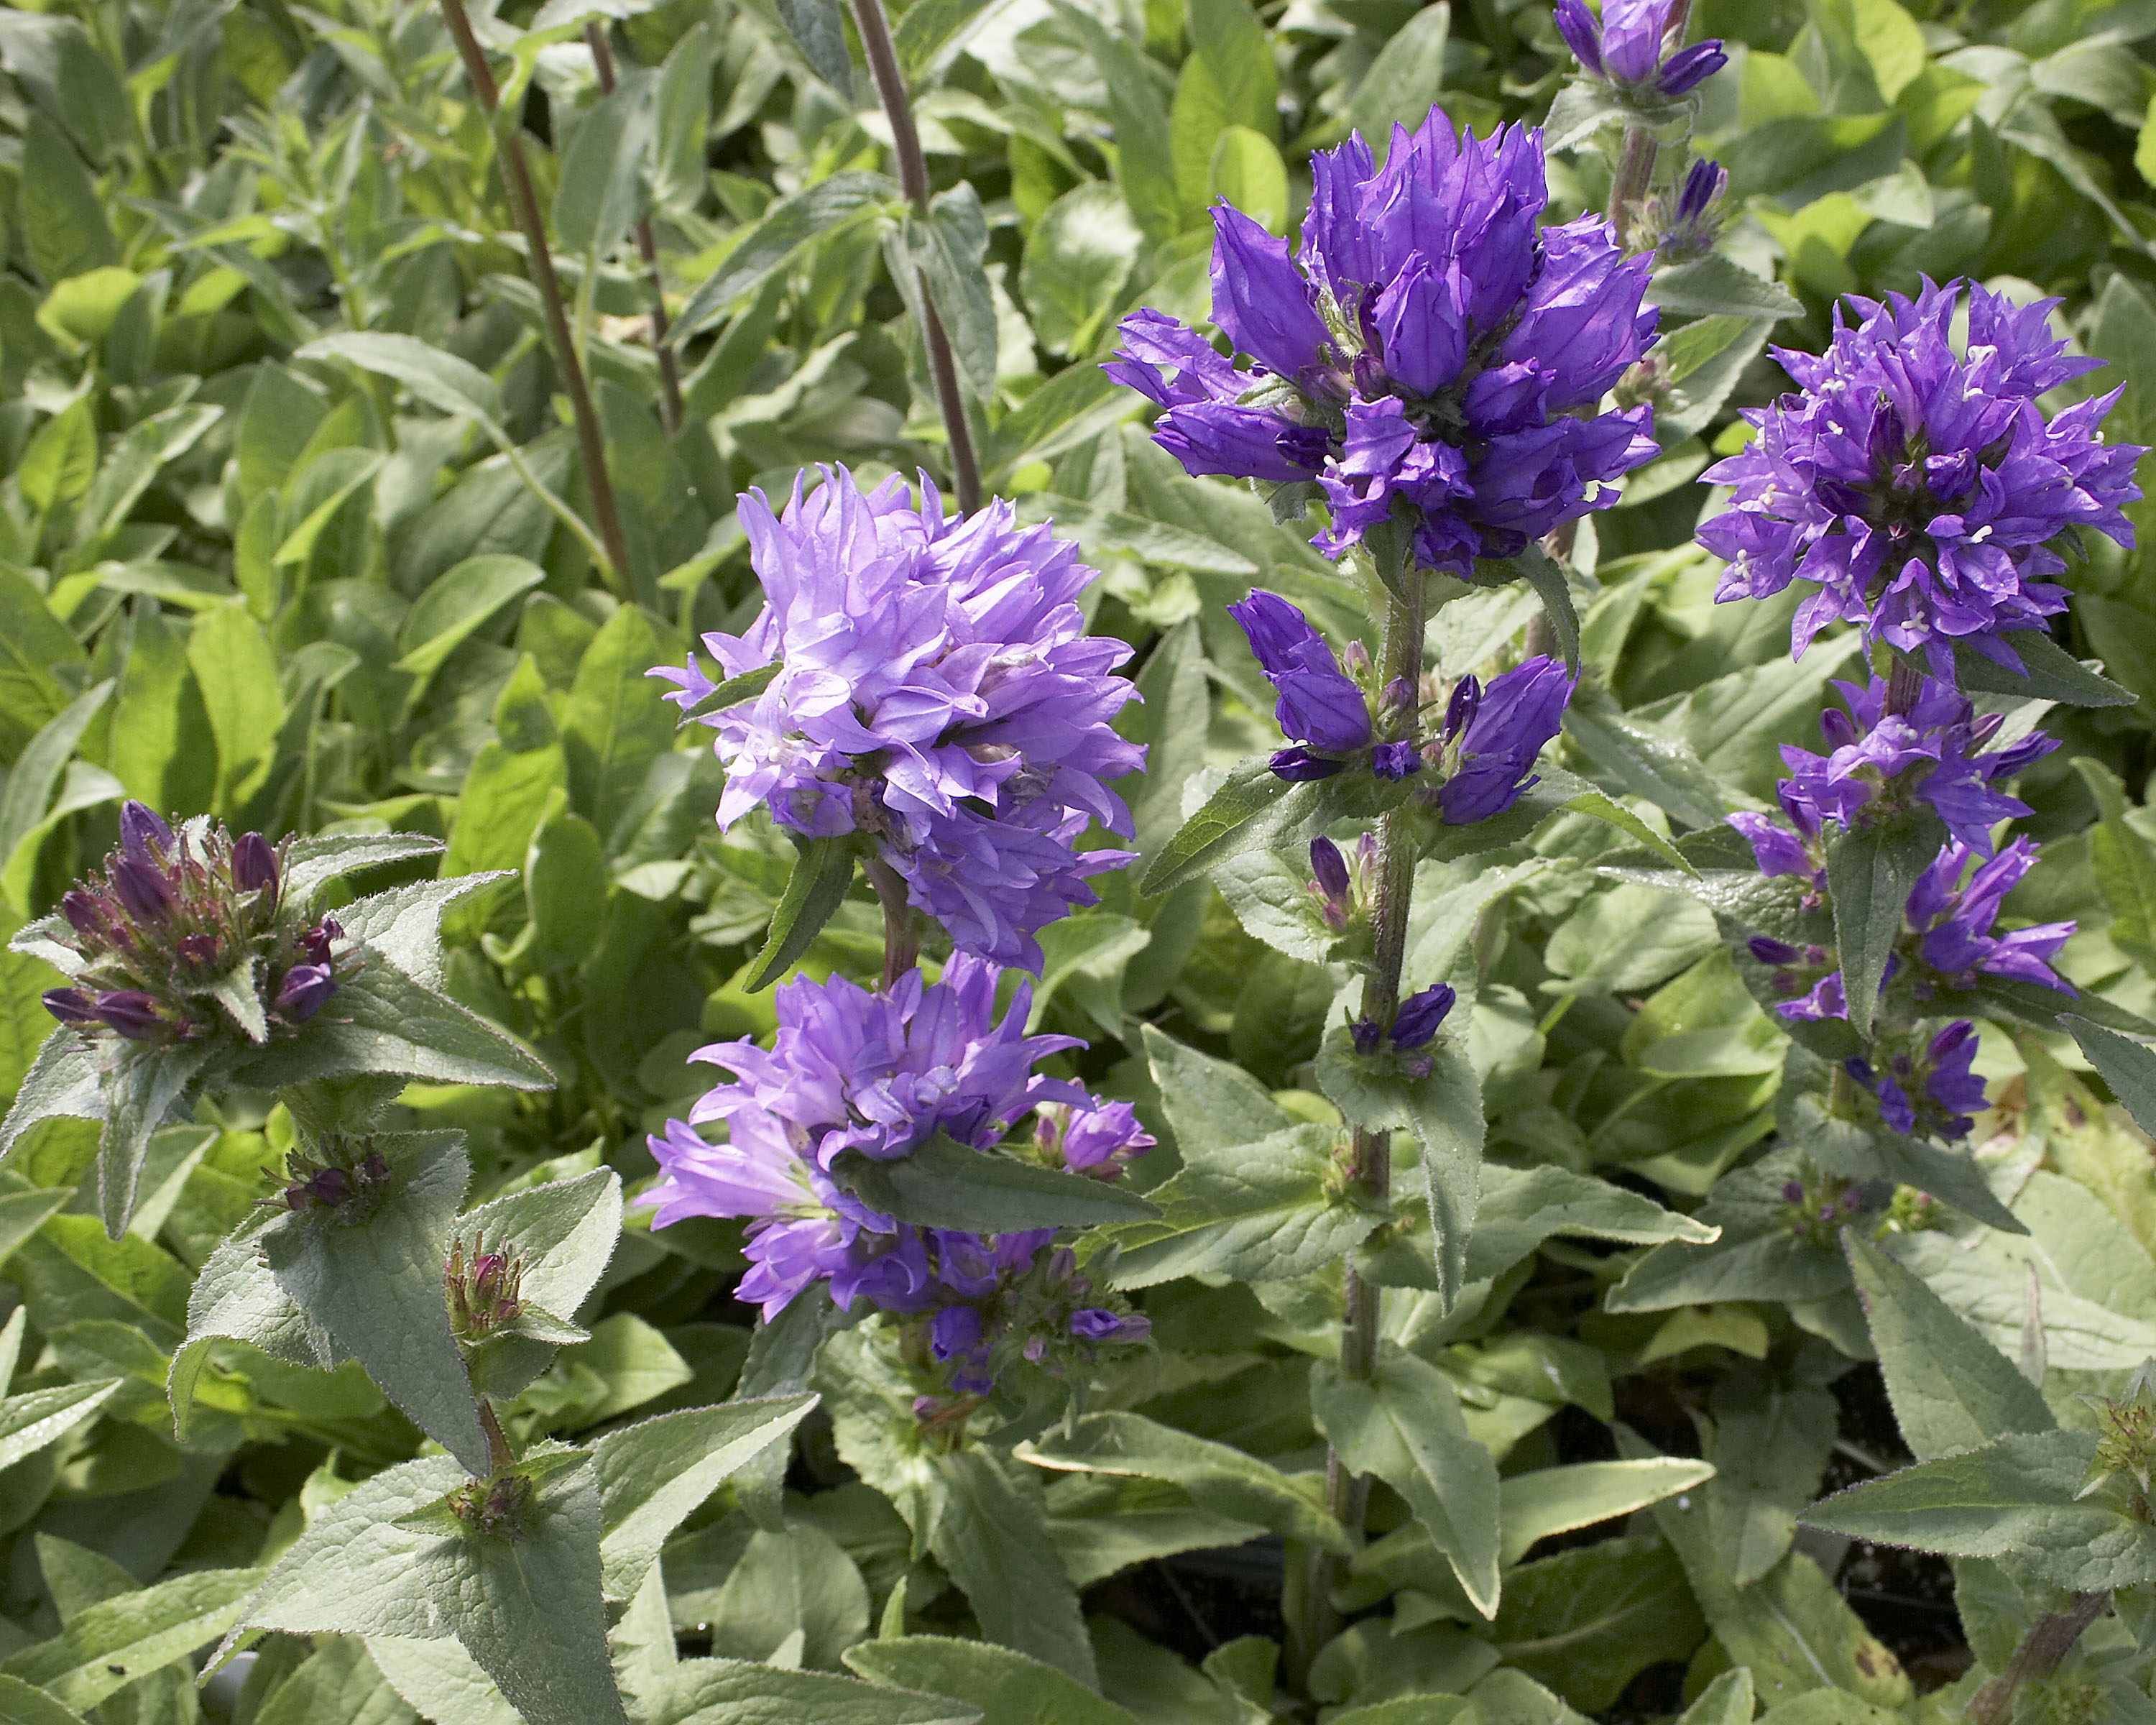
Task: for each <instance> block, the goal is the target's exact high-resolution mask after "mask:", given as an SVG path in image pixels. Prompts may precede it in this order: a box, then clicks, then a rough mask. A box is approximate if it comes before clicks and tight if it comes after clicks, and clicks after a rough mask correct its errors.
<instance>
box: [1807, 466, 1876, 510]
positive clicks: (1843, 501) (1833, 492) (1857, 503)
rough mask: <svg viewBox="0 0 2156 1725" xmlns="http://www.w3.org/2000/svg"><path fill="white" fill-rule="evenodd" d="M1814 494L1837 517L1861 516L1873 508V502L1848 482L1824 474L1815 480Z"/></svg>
mask: <svg viewBox="0 0 2156 1725" xmlns="http://www.w3.org/2000/svg"><path fill="white" fill-rule="evenodd" d="M1812 493H1813V495H1815V496H1816V497H1817V498H1818V499H1819V501H1820V502H1822V503H1824V504H1825V505H1826V506H1827V507H1828V508H1829V509H1830V510H1832V511H1834V512H1835V514H1836V515H1853V516H1862V515H1863V514H1864V512H1865V511H1866V510H1867V509H1869V508H1870V507H1871V499H1870V498H1869V497H1867V496H1866V495H1864V493H1863V492H1862V491H1861V490H1858V489H1857V488H1856V486H1855V485H1851V484H1850V483H1849V481H1848V480H1838V479H1833V478H1830V477H1829V476H1827V475H1824V474H1822V475H1819V476H1818V477H1816V478H1815V479H1814V480H1813V481H1812Z"/></svg>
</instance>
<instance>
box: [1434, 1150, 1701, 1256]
mask: <svg viewBox="0 0 2156 1725" xmlns="http://www.w3.org/2000/svg"><path fill="white" fill-rule="evenodd" d="M1555 1235H1579V1236H1584V1237H1585V1238H1588V1239H1590V1240H1616V1241H1620V1242H1621V1243H1623V1244H1625V1245H1661V1244H1662V1243H1663V1242H1665V1241H1677V1242H1681V1243H1682V1244H1684V1245H1712V1244H1713V1243H1714V1241H1715V1240H1717V1239H1719V1238H1720V1237H1721V1230H1719V1229H1718V1228H1716V1227H1714V1226H1712V1225H1710V1224H1709V1223H1708V1222H1707V1220H1706V1219H1704V1217H1703V1216H1702V1217H1694V1216H1687V1215H1684V1214H1680V1213H1679V1212H1677V1211H1676V1210H1670V1209H1663V1208H1662V1206H1661V1205H1660V1204H1656V1203H1655V1201H1654V1200H1653V1199H1650V1198H1645V1197H1643V1196H1641V1195H1640V1194H1639V1193H1636V1192H1628V1191H1626V1190H1625V1189H1624V1188H1623V1187H1621V1186H1613V1185H1611V1184H1609V1183H1608V1182H1607V1181H1605V1180H1598V1179H1596V1178H1594V1177H1593V1176H1592V1175H1590V1174H1580V1173H1573V1171H1572V1170H1570V1169H1569V1168H1554V1167H1552V1166H1550V1165H1549V1164H1548V1163H1543V1164H1540V1165H1538V1166H1537V1167H1534V1168H1506V1167H1503V1166H1501V1165H1500V1164H1498V1163H1488V1162H1486V1163H1483V1164H1482V1178H1481V1202H1480V1204H1479V1205H1478V1207H1477V1209H1476V1217H1475V1232H1474V1234H1473V1235H1472V1236H1471V1238H1470V1239H1469V1240H1468V1242H1467V1266H1466V1277H1467V1280H1468V1281H1481V1280H1482V1279H1483V1278H1484V1277H1486V1276H1490V1277H1495V1276H1501V1275H1503V1274H1504V1272H1505V1271H1507V1270H1509V1269H1511V1268H1512V1266H1513V1265H1515V1264H1517V1263H1518V1262H1519V1260H1521V1259H1522V1258H1524V1257H1525V1256H1526V1255H1527V1254H1528V1253H1529V1252H1531V1251H1532V1250H1534V1249H1535V1248H1536V1247H1537V1246H1538V1245H1541V1244H1542V1243H1543V1241H1544V1240H1548V1239H1551V1238H1553V1236H1555Z"/></svg>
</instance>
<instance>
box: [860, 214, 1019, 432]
mask: <svg viewBox="0 0 2156 1725" xmlns="http://www.w3.org/2000/svg"><path fill="white" fill-rule="evenodd" d="M987 254H988V218H987V216H986V214H985V213H983V210H982V208H981V198H980V193H978V192H976V191H975V190H974V189H973V182H971V181H969V180H961V181H960V182H958V183H957V185H956V186H953V187H951V188H950V189H949V190H948V191H945V192H939V193H937V195H936V197H935V199H934V200H933V201H932V203H930V205H929V207H928V215H927V219H926V220H923V219H921V218H920V217H918V216H916V215H915V214H913V213H911V211H908V212H906V213H905V214H903V215H901V217H900V218H899V221H898V223H897V225H896V227H895V228H892V229H891V231H890V232H889V233H888V234H885V239H884V255H885V260H886V262H887V264H888V265H889V268H890V270H891V280H892V282H893V283H894V284H895V285H896V286H897V288H898V290H899V291H900V293H901V294H902V295H905V297H906V304H907V305H908V306H909V307H910V308H911V310H912V311H913V315H914V316H916V318H919V317H922V316H924V309H925V308H924V307H923V305H922V302H921V287H922V285H923V284H924V283H925V284H926V285H927V292H928V299H929V300H930V301H932V303H933V304H934V305H935V308H936V311H937V316H938V318H939V319H940V320H941V321H942V326H943V333H944V334H945V336H947V337H948V338H949V341H950V344H951V352H952V357H954V358H955V359H956V360H957V365H958V374H959V376H960V377H961V378H962V379H963V381H964V382H965V383H966V384H967V386H968V389H969V390H970V392H971V393H972V395H973V398H975V399H976V400H978V401H986V400H988V398H990V397H991V396H992V395H993V393H994V390H995V383H996V347H997V329H996V308H995V299H994V295H993V294H992V293H991V291H990V290H989V287H988V275H987V271H986V270H985V269H984V267H983V264H984V260H985V259H986V257H987Z"/></svg>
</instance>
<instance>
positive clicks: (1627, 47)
mask: <svg viewBox="0 0 2156 1725" xmlns="http://www.w3.org/2000/svg"><path fill="white" fill-rule="evenodd" d="M1690 9H1691V6H1690V0H1603V7H1602V16H1601V18H1600V19H1599V20H1597V19H1596V18H1595V16H1594V13H1591V12H1589V10H1588V9H1587V8H1586V6H1585V5H1584V3H1583V0H1557V28H1558V34H1560V35H1562V36H1563V38H1564V44H1565V46H1566V47H1568V48H1569V49H1571V50H1572V51H1573V54H1576V55H1577V56H1578V59H1579V64H1581V65H1582V66H1584V67H1585V68H1586V69H1587V70H1588V72H1589V74H1591V75H1593V76H1594V77H1596V78H1599V79H1600V80H1603V81H1604V83H1607V84H1611V85H1615V86H1616V87H1617V88H1618V89H1620V90H1623V91H1625V93H1626V94H1627V95H1635V96H1649V97H1659V98H1661V100H1666V101H1673V100H1676V98H1677V97H1679V96H1681V95H1690V94H1691V91H1692V90H1696V89H1697V88H1698V86H1699V85H1700V84H1701V83H1702V82H1703V81H1704V80H1707V79H1708V78H1711V77H1712V76H1713V75H1714V74H1715V73H1717V72H1718V71H1720V70H1721V69H1722V67H1723V66H1725V65H1727V64H1728V62H1729V56H1728V55H1727V54H1725V53H1723V52H1722V44H1721V43H1720V42H1719V41H1708V42H1696V43H1694V44H1692V45H1691V47H1690V48H1682V49H1678V50H1677V51H1676V53H1675V54H1669V55H1668V56H1667V58H1665V57H1664V49H1666V47H1668V46H1669V45H1671V44H1669V40H1668V39H1669V36H1670V33H1671V29H1670V27H1671V24H1673V23H1678V20H1679V19H1680V18H1681V16H1682V15H1683V14H1684V13H1686V12H1688V11H1689V10H1690ZM1679 28H1680V29H1681V25H1680V26H1679Z"/></svg>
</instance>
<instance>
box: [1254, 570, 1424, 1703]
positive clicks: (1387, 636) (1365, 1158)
mask: <svg viewBox="0 0 2156 1725" xmlns="http://www.w3.org/2000/svg"><path fill="white" fill-rule="evenodd" d="M1426 581H1427V577H1426V576H1425V575H1424V572H1423V571H1421V570H1420V569H1418V568H1416V567H1413V565H1412V563H1411V562H1409V565H1408V567H1405V568H1404V570H1403V571H1402V572H1401V576H1400V579H1399V583H1398V586H1399V591H1398V592H1397V593H1389V597H1388V602H1387V605H1386V610H1385V622H1384V636H1383V642H1382V644H1381V646H1380V649H1379V650H1380V665H1379V676H1380V679H1381V684H1380V686H1383V685H1384V684H1389V683H1391V682H1393V681H1394V680H1398V679H1400V678H1405V679H1406V680H1407V681H1408V682H1409V684H1410V685H1413V684H1414V683H1416V682H1417V681H1419V680H1420V678H1421V675H1422V646H1423V628H1424V588H1425V583H1426ZM1410 819H1412V817H1411V816H1410V815H1409V812H1408V811H1407V810H1405V809H1394V810H1393V811H1392V812H1391V813H1389V814H1387V815H1385V816H1384V817H1383V819H1382V820H1381V821H1380V822H1379V823H1378V879H1377V887H1376V892H1375V895H1374V896H1373V901H1372V903H1371V907H1370V920H1371V925H1372V934H1373V942H1374V949H1373V955H1372V961H1371V968H1370V970H1369V973H1368V975H1366V976H1365V977H1364V978H1363V1017H1364V1018H1366V1019H1369V1020H1370V1021H1371V1022H1373V1024H1378V1025H1380V1026H1383V1027H1389V1026H1390V1025H1391V1024H1392V1022H1393V1019H1394V1015H1395V1014H1397V1012H1398V1011H1399V1004H1400V970H1401V966H1402V964H1403V963H1404V960H1405V957H1406V954H1407V937H1408V911H1409V906H1410V902H1411V901H1412V900H1413V898H1414V865H1415V845H1414V835H1413V833H1412V831H1411V830H1410V828H1409V821H1410ZM1351 1154H1352V1158H1353V1160H1352V1163H1351V1165H1350V1169H1349V1173H1350V1177H1351V1178H1353V1180H1354V1182H1355V1183H1356V1184H1357V1185H1358V1186H1359V1187H1360V1188H1361V1189H1362V1191H1363V1194H1364V1195H1365V1196H1366V1198H1367V1199H1368V1200H1369V1201H1370V1202H1371V1203H1373V1204H1377V1205H1379V1206H1382V1205H1383V1204H1384V1203H1385V1201H1386V1199H1387V1198H1388V1196H1389V1193H1390V1190H1391V1186H1392V1170H1393V1135H1392V1134H1391V1133H1390V1132H1373V1131H1372V1130H1370V1129H1369V1128H1368V1127H1359V1126H1358V1127H1356V1128H1355V1132H1354V1138H1353V1146H1352V1150H1351ZM1380 1295H1381V1290H1380V1289H1379V1288H1378V1286H1377V1284H1376V1283H1374V1282H1370V1281H1365V1280H1363V1276H1362V1273H1361V1271H1359V1270H1358V1268H1357V1266H1356V1264H1355V1261H1354V1260H1353V1258H1350V1259H1349V1260H1348V1261H1347V1268H1346V1271H1345V1273H1344V1277H1343V1286H1342V1296H1343V1305H1344V1307H1345V1311H1344V1314H1343V1317H1342V1322H1341V1330H1340V1369H1341V1372H1342V1374H1344V1375H1345V1376H1347V1377H1350V1378H1368V1377H1369V1376H1371V1375H1372V1373H1374V1372H1375V1371H1376V1369H1377V1365H1378V1330H1379V1327H1380V1325H1381V1322H1382V1318H1383V1310H1382V1302H1381V1299H1380ZM1369 1502H1370V1482H1369V1481H1368V1479H1366V1478H1364V1477H1363V1476H1361V1475H1359V1474H1358V1473H1356V1472H1354V1471H1353V1470H1352V1469H1350V1468H1349V1467H1348V1466H1347V1464H1346V1463H1345V1462H1344V1461H1342V1460H1341V1457H1340V1454H1339V1452H1338V1451H1337V1450H1334V1449H1332V1448H1331V1447H1330V1446H1328V1447H1327V1450H1326V1452H1325V1507H1326V1508H1327V1510H1329V1511H1330V1512H1332V1515H1333V1517H1335V1518H1336V1519H1337V1520H1338V1521H1339V1522H1341V1523H1342V1525H1343V1526H1345V1527H1347V1528H1348V1530H1349V1531H1350V1532H1361V1530H1362V1526H1363V1516H1364V1514H1365V1513H1366V1512H1368V1508H1369ZM1337 1569H1338V1559H1337V1558H1334V1557H1333V1556H1332V1554H1331V1553H1328V1552H1325V1551H1322V1550H1319V1549H1315V1548H1313V1549H1312V1551H1311V1552H1310V1553H1309V1558H1308V1568H1307V1569H1306V1574H1305V1576H1304V1579H1303V1584H1302V1587H1301V1596H1300V1598H1299V1599H1297V1600H1296V1605H1297V1608H1298V1609H1297V1610H1296V1618H1295V1620H1294V1621H1293V1622H1291V1624H1290V1625H1288V1650H1287V1651H1288V1670H1289V1676H1290V1681H1291V1685H1292V1686H1294V1687H1296V1688H1297V1689H1300V1688H1301V1686H1302V1684H1303V1682H1304V1681H1305V1680H1306V1677H1307V1676H1308V1674H1309V1671H1310V1662H1311V1661H1312V1660H1313V1659H1314V1658H1316V1657H1317V1651H1318V1649H1319V1648H1321V1647H1322V1646H1323V1645H1325V1643H1326V1642H1327V1641H1328V1640H1331V1639H1332V1636H1333V1635H1334V1634H1336V1633H1337V1630H1338V1629H1339V1626H1340V1625H1339V1615H1338V1613H1337V1612H1336V1611H1335V1610H1334V1609H1333V1608H1332V1587H1333V1583H1334V1581H1335V1580H1336V1579H1337Z"/></svg>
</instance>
